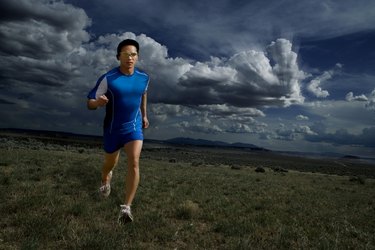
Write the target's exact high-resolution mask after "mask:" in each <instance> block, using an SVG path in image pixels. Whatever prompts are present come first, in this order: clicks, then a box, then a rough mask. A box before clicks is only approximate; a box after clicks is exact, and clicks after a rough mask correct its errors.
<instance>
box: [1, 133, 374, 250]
mask: <svg viewBox="0 0 375 250" xmlns="http://www.w3.org/2000/svg"><path fill="white" fill-rule="evenodd" d="M102 160H103V157H102V149H101V146H100V143H98V142H90V143H85V142H82V141H74V140H72V141H69V140H52V139H48V138H30V137H27V136H9V135H3V136H1V137H0V191H1V196H0V197H1V198H0V212H1V215H2V216H1V222H0V227H1V231H0V249H375V200H374V197H375V180H374V176H375V166H374V165H372V164H368V163H363V162H360V161H356V160H348V159H309V158H304V157H292V156H285V155H280V154H275V153H272V152H260V151H251V150H241V149H227V148H225V149H223V148H212V147H192V146H172V145H167V144H154V143H147V142H145V145H144V149H143V152H142V157H141V166H140V170H141V183H140V186H139V189H138V192H137V195H136V198H135V201H134V204H133V205H132V209H133V215H134V219H135V221H134V222H133V223H131V224H127V225H125V226H120V225H118V224H117V215H118V212H119V205H120V204H121V203H122V200H123V196H124V179H125V174H126V167H125V165H126V157H125V154H122V155H121V159H120V162H119V165H118V166H117V167H116V169H115V170H114V177H113V180H112V193H111V195H110V197H109V198H108V199H100V198H99V197H98V194H97V188H98V185H99V184H100V169H101V162H102Z"/></svg>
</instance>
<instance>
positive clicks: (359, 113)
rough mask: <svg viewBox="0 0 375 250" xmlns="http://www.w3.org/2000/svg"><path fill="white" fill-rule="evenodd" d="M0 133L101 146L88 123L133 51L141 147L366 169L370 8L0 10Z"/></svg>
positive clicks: (373, 93) (192, 5)
mask: <svg viewBox="0 0 375 250" xmlns="http://www.w3.org/2000/svg"><path fill="white" fill-rule="evenodd" d="M0 8H1V10H2V15H1V16H0V38H1V45H2V46H0V65H1V68H0V79H1V81H0V90H1V91H0V107H1V109H0V117H1V120H0V127H1V128H24V129H41V130H52V131H64V132H72V133H79V134H90V135H101V133H102V120H103V117H104V109H99V110H96V111H90V110H87V107H86V100H87V94H88V92H89V91H90V89H91V88H93V87H94V85H95V83H96V81H97V79H98V78H99V77H100V76H101V75H102V74H104V73H105V72H107V71H109V70H110V69H112V68H114V67H117V66H118V64H119V63H118V61H117V59H116V56H115V55H116V48H117V45H118V43H119V42H120V41H122V40H123V39H127V38H132V39H135V40H137V41H138V42H139V43H140V47H141V48H140V56H139V62H138V65H137V67H139V68H140V69H142V70H144V71H145V72H147V73H148V74H149V75H150V79H151V80H150V85H149V88H148V117H149V121H150V128H148V129H147V130H145V132H144V134H145V138H146V139H160V140H164V139H170V138H174V137H191V138H196V139H198V138H199V139H207V140H218V141H225V142H229V143H234V142H242V143H251V144H255V145H257V146H260V147H264V148H267V149H270V150H281V151H300V152H315V153H318V152H321V153H326V152H335V153H341V154H351V155H359V156H374V155H375V70H374V69H375V50H374V44H375V2H374V1H372V0H359V1H358V0H337V1H334V0H320V1H310V0H299V1H292V0H247V1H244V0H238V1H233V0H232V1H230V0H216V1H211V0H210V1H209V0H199V1H196V0H193V1H178V0H177V1H167V0H139V1H115V0H106V1H100V0H79V1H78V0H65V1H56V0H18V1H13V0H0Z"/></svg>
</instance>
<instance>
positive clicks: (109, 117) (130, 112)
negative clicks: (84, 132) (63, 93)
mask: <svg viewBox="0 0 375 250" xmlns="http://www.w3.org/2000/svg"><path fill="white" fill-rule="evenodd" d="M149 80H150V78H149V76H148V74H146V73H145V72H143V71H141V70H139V69H137V68H135V69H134V73H133V74H132V75H125V74H123V73H121V71H120V67H116V68H114V69H112V70H110V71H109V72H107V73H105V74H104V75H102V76H101V77H100V78H99V79H98V81H97V83H96V85H95V87H94V88H93V89H92V90H91V91H90V92H89V94H88V95H87V98H88V99H97V98H98V97H99V96H101V95H106V96H107V98H108V103H107V105H106V114H105V118H104V125H103V127H104V131H106V132H109V133H113V132H116V133H121V134H126V133H130V132H132V131H135V130H136V129H141V128H142V118H141V116H142V115H141V111H140V106H141V101H142V95H143V94H145V93H146V91H147V88H148V83H149Z"/></svg>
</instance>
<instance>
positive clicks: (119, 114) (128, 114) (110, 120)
mask: <svg viewBox="0 0 375 250" xmlns="http://www.w3.org/2000/svg"><path fill="white" fill-rule="evenodd" d="M138 55H139V44H138V42H137V41H135V40H132V39H126V40H124V41H122V42H120V43H119V45H118V47H117V59H118V60H119V61H120V66H119V67H116V68H114V69H112V70H110V71H109V72H107V73H105V74H104V75H102V76H101V77H100V78H99V79H98V81H97V83H96V85H95V87H94V88H93V89H92V90H91V91H90V92H89V94H88V96H87V98H88V101H87V107H88V109H90V110H95V109H97V108H98V107H103V106H106V114H105V118H104V125H103V139H104V151H105V153H104V164H103V167H102V177H101V179H102V184H101V187H100V188H99V194H100V195H101V196H102V197H108V196H109V194H110V192H111V178H112V170H113V168H114V167H115V166H116V165H117V162H118V160H119V155H120V151H121V148H124V150H125V153H126V156H127V162H128V171H127V175H126V180H125V200H124V204H122V205H120V215H119V218H118V222H119V223H120V224H125V223H127V222H132V221H133V216H132V214H131V210H130V206H131V204H132V201H133V199H134V196H135V193H136V191H137V188H138V184H139V158H140V154H141V150H142V146H143V131H142V128H147V127H148V126H149V122H148V119H147V107H146V106H147V87H148V83H149V76H148V75H147V74H146V73H145V72H142V71H140V70H139V69H137V68H136V67H135V64H136V63H137V61H138Z"/></svg>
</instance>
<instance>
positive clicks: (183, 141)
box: [165, 137, 270, 151]
mask: <svg viewBox="0 0 375 250" xmlns="http://www.w3.org/2000/svg"><path fill="white" fill-rule="evenodd" d="M165 142H166V143H170V144H177V145H191V146H206V147H231V148H243V149H251V150H260V151H270V150H268V149H265V148H261V147H258V146H256V145H254V144H249V143H240V142H236V143H227V142H222V141H210V140H204V139H192V138H187V137H177V138H173V139H169V140H165Z"/></svg>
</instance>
